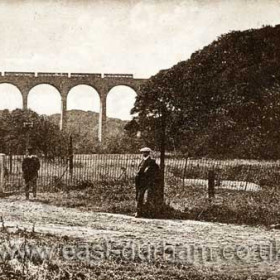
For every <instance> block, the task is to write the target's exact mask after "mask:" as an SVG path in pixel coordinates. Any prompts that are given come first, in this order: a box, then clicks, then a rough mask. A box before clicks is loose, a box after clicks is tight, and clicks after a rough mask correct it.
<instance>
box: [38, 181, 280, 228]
mask: <svg viewBox="0 0 280 280" xmlns="http://www.w3.org/2000/svg"><path fill="white" fill-rule="evenodd" d="M40 198H41V200H40V201H41V202H43V203H46V204H52V205H56V206H64V207H71V208H79V209H81V210H82V211H97V212H108V213H120V214H127V215H133V214H134V212H135V189H134V186H133V184H127V183H119V184H116V183H115V182H111V183H110V182H107V183H99V184H97V183H95V184H93V183H84V184H80V185H77V186H76V187H75V188H74V189H72V190H71V191H69V192H68V193H67V192H57V193H41V194H40ZM165 199H166V209H165V212H163V213H162V215H161V216H160V217H161V218H172V219H191V220H200V221H211V222H223V223H234V224H248V225H264V226H267V227H269V226H271V225H272V224H278V223H279V222H280V208H279V205H280V190H279V189H278V188H270V187H263V188H262V190H261V191H258V192H249V191H236V190H224V189H218V190H217V192H216V197H215V199H214V200H213V202H211V203H210V202H209V200H208V195H207V190H206V189H204V188H197V187H183V186H182V185H173V184H172V181H169V182H168V184H167V186H166V188H165Z"/></svg>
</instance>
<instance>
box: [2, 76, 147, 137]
mask: <svg viewBox="0 0 280 280" xmlns="http://www.w3.org/2000/svg"><path fill="white" fill-rule="evenodd" d="M0 74H1V75H0V84H3V83H8V84H12V85H14V86H16V87H17V88H18V89H19V90H20V92H21V94H22V103H23V106H22V107H23V110H27V107H28V104H27V103H28V102H27V100H28V94H29V92H30V90H31V89H32V88H34V87H35V86H37V85H41V84H47V85H51V86H53V87H54V88H56V89H57V90H58V92H59V93H60V96H61V117H60V129H61V130H65V128H66V124H67V96H68V93H69V92H70V90H71V89H72V88H74V87H76V86H79V85H88V86H90V87H92V88H94V89H95V90H96V91H97V93H98V95H99V98H100V110H99V129H98V139H99V141H100V142H101V141H102V139H103V138H104V135H105V133H106V100H107V95H108V93H109V91H110V90H111V89H112V88H114V87H115V86H128V87H130V88H132V89H133V90H134V91H135V92H136V94H138V92H139V89H140V86H141V84H143V83H144V82H145V81H146V79H135V78H134V77H133V75H131V74H103V75H102V74H99V73H98V74H97V73H49V72H38V73H35V72H3V73H2V72H0Z"/></svg>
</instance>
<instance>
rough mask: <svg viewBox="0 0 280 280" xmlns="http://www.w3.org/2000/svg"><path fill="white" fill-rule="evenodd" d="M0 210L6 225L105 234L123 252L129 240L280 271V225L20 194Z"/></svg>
mask: <svg viewBox="0 0 280 280" xmlns="http://www.w3.org/2000/svg"><path fill="white" fill-rule="evenodd" d="M0 216H2V218H3V221H4V224H5V226H7V227H10V228H15V227H19V228H26V229H27V230H28V231H31V230H32V228H33V227H34V224H35V231H36V232H40V233H43V234H47V233H50V234H54V235H58V236H68V237H72V238H76V239H78V240H81V242H86V243H91V242H103V241H104V240H106V242H107V241H109V242H111V243H112V244H115V246H116V248H119V249H120V250H123V251H122V252H125V250H127V251H128V245H129V246H130V247H129V248H132V247H133V248H136V247H137V246H138V247H137V248H140V247H141V246H142V247H141V248H142V249H143V248H144V249H145V248H146V249H147V248H148V246H150V248H152V249H154V251H153V252H155V251H156V249H157V250H158V252H159V254H158V257H159V258H164V260H168V261H172V262H182V263H186V264H190V265H194V266H199V267H203V268H206V269H211V270H214V271H224V272H228V273H231V272H232V273H241V274H244V273H245V274H252V273H254V274H267V273H272V274H275V275H280V231H279V230H268V229H266V228H264V227H249V226H239V225H232V224H221V223H209V222H198V221H188V220H155V219H139V218H134V217H131V216H125V215H118V214H109V213H97V212H84V211H80V210H78V209H74V208H62V207H56V206H52V205H49V204H43V203H41V202H40V201H26V200H24V199H23V198H18V197H16V198H13V197H11V198H6V199H1V200H0ZM102 240H103V241H102ZM122 246H123V247H122ZM125 246H127V247H126V248H124V247H125ZM160 248H161V249H162V248H164V253H163V251H162V253H160ZM142 249H141V250H142ZM144 249H143V250H144ZM139 250H140V249H139ZM139 252H140V251H139Z"/></svg>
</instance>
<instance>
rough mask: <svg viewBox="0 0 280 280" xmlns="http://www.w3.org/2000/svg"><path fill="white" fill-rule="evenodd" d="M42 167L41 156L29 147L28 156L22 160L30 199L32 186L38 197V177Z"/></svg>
mask: <svg viewBox="0 0 280 280" xmlns="http://www.w3.org/2000/svg"><path fill="white" fill-rule="evenodd" d="M39 169H40V161H39V158H38V157H37V156H36V155H34V154H33V149H32V148H28V153H27V157H25V158H24V159H23V162H22V172H23V178H24V180H25V195H26V199H29V190H30V188H32V192H33V196H34V198H35V197H36V192H37V178H38V171H39Z"/></svg>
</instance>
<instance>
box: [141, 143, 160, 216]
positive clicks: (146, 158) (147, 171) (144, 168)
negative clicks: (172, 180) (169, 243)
mask: <svg viewBox="0 0 280 280" xmlns="http://www.w3.org/2000/svg"><path fill="white" fill-rule="evenodd" d="M151 151H152V150H151V149H150V148H148V147H145V148H143V149H141V150H140V152H141V153H142V154H143V160H142V161H141V163H140V164H139V167H138V172H137V174H136V177H135V187H136V204H137V205H136V214H135V217H141V216H143V212H144V208H143V207H144V196H145V193H146V191H147V206H148V207H149V206H151V204H153V200H154V199H155V188H156V184H157V182H158V171H159V166H158V165H157V163H156V161H155V160H154V159H152V158H151Z"/></svg>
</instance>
